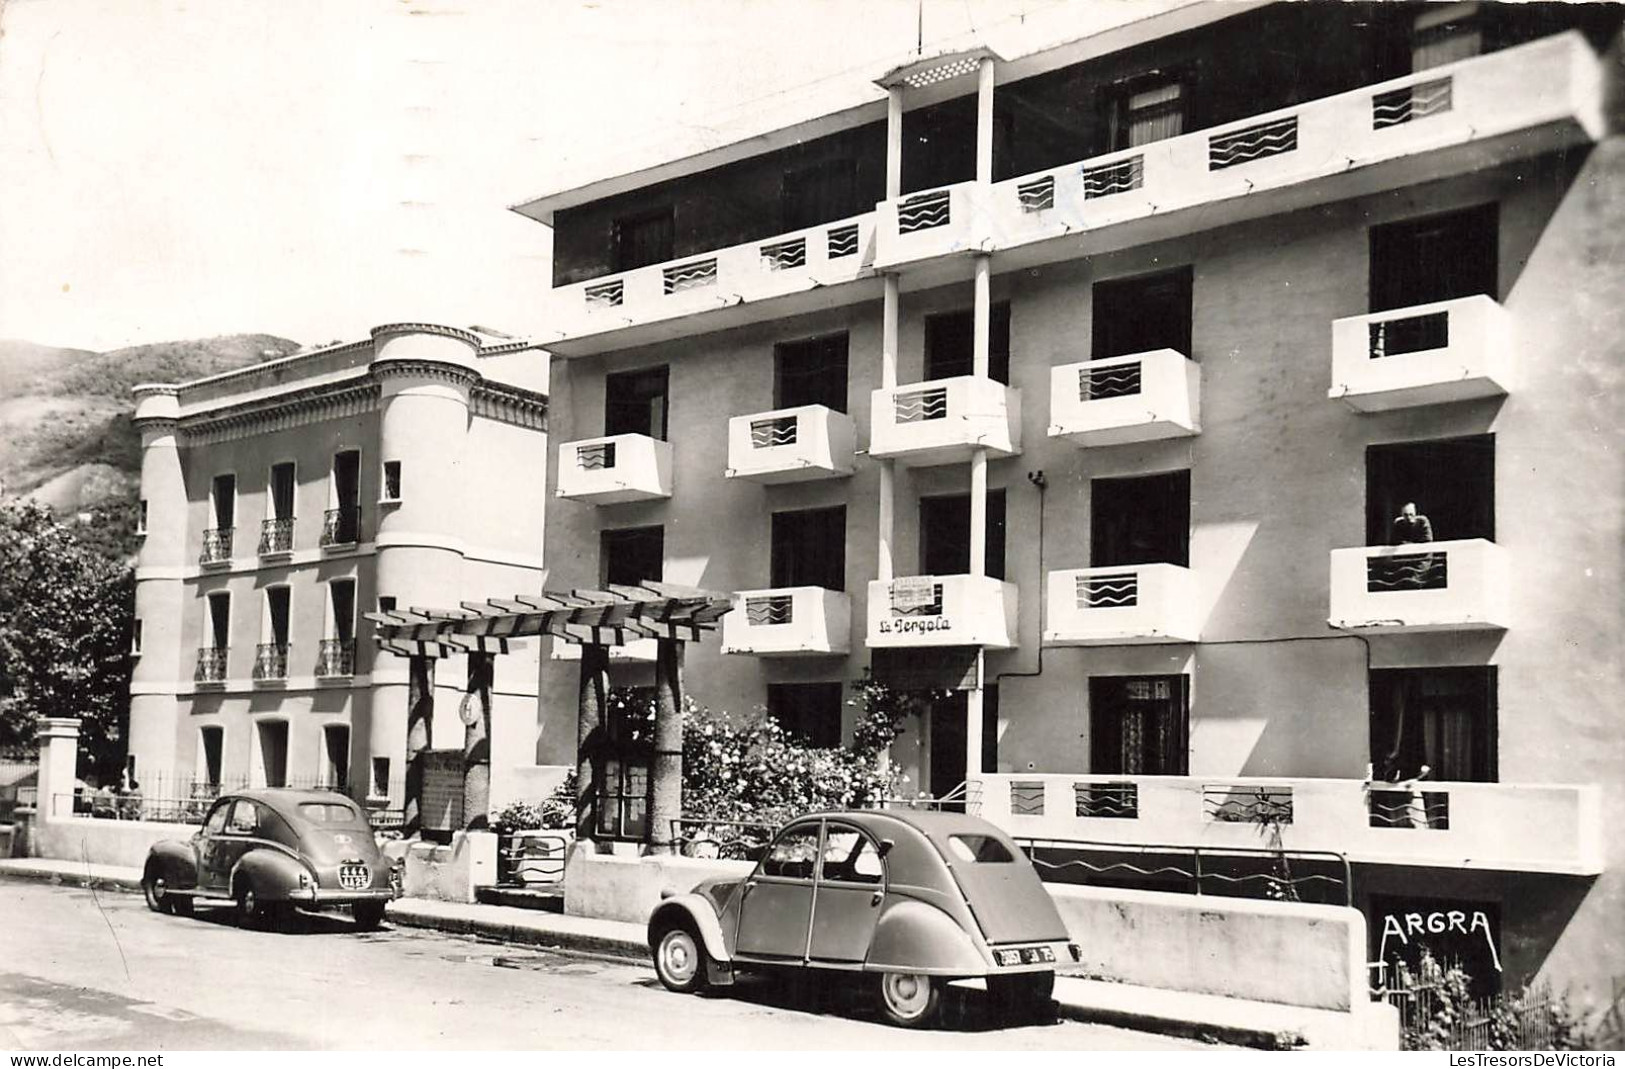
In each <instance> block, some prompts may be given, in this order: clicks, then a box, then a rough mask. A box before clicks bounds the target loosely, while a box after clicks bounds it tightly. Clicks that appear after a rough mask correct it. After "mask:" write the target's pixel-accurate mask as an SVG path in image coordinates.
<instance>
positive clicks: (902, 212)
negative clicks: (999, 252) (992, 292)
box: [875, 175, 1054, 268]
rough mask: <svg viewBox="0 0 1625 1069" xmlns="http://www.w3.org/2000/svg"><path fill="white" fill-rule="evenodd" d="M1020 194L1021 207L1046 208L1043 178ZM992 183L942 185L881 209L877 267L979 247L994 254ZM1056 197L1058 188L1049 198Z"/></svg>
mask: <svg viewBox="0 0 1625 1069" xmlns="http://www.w3.org/2000/svg"><path fill="white" fill-rule="evenodd" d="M1046 177H1049V176H1047V175H1046V176H1039V177H1038V178H1037V179H1035V180H1034V181H1033V182H1029V183H1027V185H1028V187H1029V188H1028V189H1027V192H1026V195H1025V197H1023V196H1021V195H1020V193H1019V191H1018V193H1017V200H1016V206H1017V210H1026V211H1042V210H1043V209H1042V207H1041V206H1040V205H1041V204H1042V202H1043V201H1044V199H1045V197H1044V194H1043V189H1042V183H1043V179H1044V178H1046ZM986 197H987V187H985V186H983V185H981V184H979V183H976V182H961V183H959V184H958V185H952V186H947V187H944V188H942V189H933V190H928V191H926V192H923V193H910V194H907V195H905V196H903V197H900V198H898V199H897V200H891V201H885V202H883V203H882V204H881V205H880V207H879V216H878V218H877V220H876V224H875V266H876V267H877V268H880V267H896V266H899V265H901V264H908V263H920V262H923V261H927V260H935V259H939V258H941V257H944V256H953V255H958V254H963V253H967V252H973V251H977V250H983V251H987V252H991V251H992V250H993V246H994V234H993V230H992V228H991V226H990V219H989V217H988V213H987V211H986V208H985V200H986ZM1048 199H1049V200H1050V201H1051V202H1052V203H1053V200H1054V189H1053V187H1052V188H1051V190H1050V195H1049V198H1048Z"/></svg>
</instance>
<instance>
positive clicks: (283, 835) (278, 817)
mask: <svg viewBox="0 0 1625 1069" xmlns="http://www.w3.org/2000/svg"><path fill="white" fill-rule="evenodd" d="M259 822H260V830H259V837H260V838H261V839H270V840H272V841H273V842H278V843H281V844H282V845H283V846H286V847H288V848H289V849H290V850H298V849H299V833H298V832H296V831H294V830H293V827H292V826H291V825H290V824H289V823H288V822H287V820H285V819H283V816H282V814H281V813H278V812H277V811H276V810H274V809H272V808H270V807H269V806H261V807H260V809H259Z"/></svg>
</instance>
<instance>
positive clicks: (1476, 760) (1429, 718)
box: [1371, 666, 1497, 783]
mask: <svg viewBox="0 0 1625 1069" xmlns="http://www.w3.org/2000/svg"><path fill="white" fill-rule="evenodd" d="M1495 691H1496V687H1495V668H1494V667H1493V666H1485V667H1463V668H1387V669H1377V670H1373V671H1372V673H1371V771H1372V775H1373V776H1374V777H1375V778H1377V779H1379V780H1387V781H1397V780H1409V779H1414V778H1416V777H1419V776H1421V775H1422V770H1423V769H1424V767H1425V768H1426V769H1427V770H1428V771H1427V775H1426V778H1427V779H1432V780H1445V781H1448V782H1453V783H1494V782H1495V780H1496V757H1497V754H1496V734H1497V726H1496V701H1495Z"/></svg>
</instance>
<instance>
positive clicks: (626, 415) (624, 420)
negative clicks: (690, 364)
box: [604, 367, 669, 441]
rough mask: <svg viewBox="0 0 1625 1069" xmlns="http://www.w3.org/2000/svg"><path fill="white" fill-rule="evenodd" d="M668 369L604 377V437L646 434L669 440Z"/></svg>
mask: <svg viewBox="0 0 1625 1069" xmlns="http://www.w3.org/2000/svg"><path fill="white" fill-rule="evenodd" d="M668 378H669V376H668V374H667V369H666V368H664V367H653V368H646V369H644V370H642V371H623V372H620V373H619V374H615V375H606V376H605V377H604V434H605V435H606V436H607V435H611V434H644V435H648V436H649V437H650V438H657V439H659V440H660V441H665V440H666V414H667V409H668V407H669V401H668V396H667V381H668Z"/></svg>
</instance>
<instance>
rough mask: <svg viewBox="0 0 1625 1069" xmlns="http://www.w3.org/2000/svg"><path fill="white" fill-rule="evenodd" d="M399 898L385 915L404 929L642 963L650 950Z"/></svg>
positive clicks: (618, 941) (642, 946)
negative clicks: (423, 907)
mask: <svg viewBox="0 0 1625 1069" xmlns="http://www.w3.org/2000/svg"><path fill="white" fill-rule="evenodd" d="M407 901H409V899H398V900H396V901H395V902H391V903H390V904H389V908H388V910H387V911H386V915H387V916H388V918H389V920H390V921H391V922H392V923H394V924H398V925H400V926H402V927H403V928H426V929H432V930H434V931H440V932H450V933H452V934H454V935H472V936H478V937H480V938H483V939H494V940H497V941H499V942H503V943H515V944H518V945H521V946H534V947H552V948H556V949H559V950H586V951H591V952H592V953H594V954H604V955H607V956H609V957H614V958H623V959H625V960H627V961H637V962H645V961H647V959H648V956H649V948H648V947H646V946H644V945H643V944H642V943H641V942H631V941H629V940H625V939H615V938H613V937H610V936H601V935H589V934H587V933H584V932H560V931H553V930H550V929H545V928H531V927H527V926H525V925H521V924H504V923H502V922H501V921H487V920H480V919H478V918H472V917H444V916H436V915H433V914H426V913H418V912H416V911H415V910H413V909H412V908H411V907H410V906H402V904H401V903H403V902H407Z"/></svg>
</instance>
